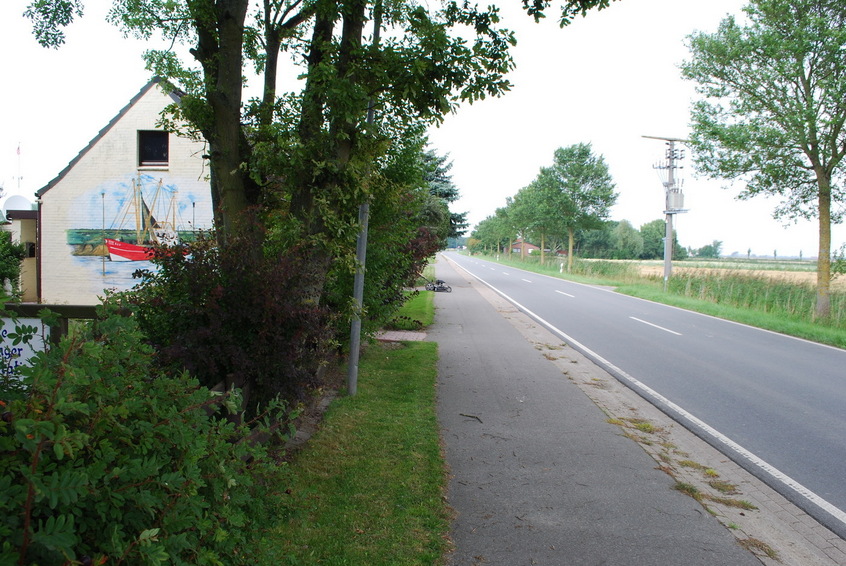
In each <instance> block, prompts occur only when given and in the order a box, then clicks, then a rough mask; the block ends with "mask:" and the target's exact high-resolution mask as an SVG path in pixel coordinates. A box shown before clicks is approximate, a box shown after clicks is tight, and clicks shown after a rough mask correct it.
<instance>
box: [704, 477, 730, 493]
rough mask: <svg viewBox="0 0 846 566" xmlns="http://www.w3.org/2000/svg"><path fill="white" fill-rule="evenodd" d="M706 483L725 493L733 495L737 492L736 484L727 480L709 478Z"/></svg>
mask: <svg viewBox="0 0 846 566" xmlns="http://www.w3.org/2000/svg"><path fill="white" fill-rule="evenodd" d="M708 485H710V486H711V487H713V488H714V489H716V490H717V491H719V492H720V493H724V494H726V495H733V494H735V493H737V486H736V485H735V484H733V483H729V482H727V481H720V480H711V481H709V482H708Z"/></svg>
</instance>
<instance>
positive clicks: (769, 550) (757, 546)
mask: <svg viewBox="0 0 846 566" xmlns="http://www.w3.org/2000/svg"><path fill="white" fill-rule="evenodd" d="M738 542H739V543H740V545H741V546H742V547H743V548H745V549H747V550H749V551H751V552H753V553H755V554H758V553H760V554H763V555H764V556H766V557H767V558H771V559H773V560H778V552H776V551H775V550H774V549H773V547H771V546H770V545H768V544H767V543H765V542H764V541H762V540H758V539H756V538H751V537H750V538H747V539H742V540H739V541H738Z"/></svg>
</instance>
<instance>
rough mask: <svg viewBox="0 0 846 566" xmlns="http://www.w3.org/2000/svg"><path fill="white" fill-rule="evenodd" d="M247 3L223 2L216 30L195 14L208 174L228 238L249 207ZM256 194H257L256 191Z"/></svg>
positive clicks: (199, 13)
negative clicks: (244, 105) (244, 102)
mask: <svg viewBox="0 0 846 566" xmlns="http://www.w3.org/2000/svg"><path fill="white" fill-rule="evenodd" d="M248 4H249V2H248V0H218V2H217V3H216V16H217V18H216V24H217V26H216V29H211V28H210V27H209V26H208V24H207V21H208V14H206V13H205V12H204V11H203V8H204V7H202V6H199V7H197V8H196V9H197V12H196V13H192V17H193V18H194V20H195V22H196V23H195V28H196V29H197V32H198V33H197V48H196V49H194V50H192V54H193V55H194V57H195V58H196V59H197V60H198V61H199V62H200V64H201V65H202V66H203V71H204V74H205V79H206V98H207V99H208V103H209V106H211V109H212V123H211V126H210V127H209V128H208V129H206V130H204V131H203V134H204V136H205V138H206V140H207V141H208V143H209V155H210V160H209V168H210V176H211V192H212V204H213V207H214V215H215V225H216V227H217V229H218V231H219V232H220V233H221V234H222V235H223V236H224V238H225V236H226V235H227V234H231V233H233V232H234V231H235V227H236V219H237V218H238V217H239V216H240V215H241V213H242V212H243V211H244V210H245V209H246V208H247V206H248V199H247V186H246V183H245V181H246V180H247V175H246V174H245V171H244V170H243V169H242V167H241V164H242V163H244V162H246V161H247V160H248V159H247V158H246V157H245V152H246V153H249V150H248V148H247V147H245V145H244V144H243V143H242V142H243V133H242V131H241V91H242V88H243V84H242V79H241V75H242V73H241V68H242V66H243V61H244V56H243V39H244V20H245V18H246V15H247V7H248ZM255 192H257V191H255Z"/></svg>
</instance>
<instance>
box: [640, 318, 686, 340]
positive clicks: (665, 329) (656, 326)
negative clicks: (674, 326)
mask: <svg viewBox="0 0 846 566" xmlns="http://www.w3.org/2000/svg"><path fill="white" fill-rule="evenodd" d="M629 318H630V319H632V320H636V321H638V322H642V323H643V324H648V325H649V326H652V327H654V328H657V329H658V330H663V331H664V332H669V333H670V334H675V335H676V336H681V333H680V332H676V331H675V330H670V329H669V328H664V327H663V326H658V325H657V324H652V323H651V322H646V321H645V320H641V319H639V318H637V317H634V316H630V317H629Z"/></svg>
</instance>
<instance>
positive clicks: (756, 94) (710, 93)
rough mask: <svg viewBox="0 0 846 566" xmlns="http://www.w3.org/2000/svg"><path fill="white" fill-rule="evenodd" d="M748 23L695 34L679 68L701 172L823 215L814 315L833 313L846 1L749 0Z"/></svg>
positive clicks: (791, 208)
mask: <svg viewBox="0 0 846 566" xmlns="http://www.w3.org/2000/svg"><path fill="white" fill-rule="evenodd" d="M745 11H746V14H747V16H748V22H745V23H739V22H738V21H736V19H735V18H734V17H732V16H729V17H727V18H726V19H725V20H723V21H722V23H721V24H720V27H719V29H718V30H717V31H716V32H715V33H696V34H694V35H692V36H690V37H689V47H690V52H691V58H690V60H689V61H687V62H685V63H684V64H683V65H682V72H683V75H684V76H685V77H686V78H688V79H690V80H692V81H695V83H696V85H697V91H698V92H699V94H701V95H702V96H703V99H702V100H700V101H698V102H697V103H696V104H695V106H694V108H693V111H692V127H693V132H692V136H691V145H692V148H693V149H694V150H695V155H696V156H695V163H696V166H697V168H698V169H699V171H700V172H702V173H705V174H706V175H708V176H710V177H713V178H727V179H732V180H738V181H741V182H743V183H745V187H744V188H743V189H742V190H741V192H740V194H739V198H741V199H747V198H751V197H754V196H756V195H759V194H764V195H774V196H778V197H781V199H782V201H781V203H780V205H779V206H778V208H777V209H776V210H775V213H774V215H775V217H776V218H788V219H796V218H817V219H818V222H819V254H818V256H819V260H818V267H817V296H816V308H815V313H816V316H817V317H819V318H826V317H828V316H829V315H830V311H831V301H830V281H831V264H830V261H831V224H832V222H839V221H840V220H841V219H842V211H841V210H839V209H838V208H836V207H833V206H832V205H833V204H836V203H839V202H842V201H843V198H844V188H843V172H844V171H843V158H844V156H846V128H844V125H846V105H844V103H843V101H844V100H846V66H844V65H843V45H844V44H846V4H844V3H843V2H842V1H841V0H752V2H751V3H750V4H749V5H748V6H747V7H746V8H745Z"/></svg>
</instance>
